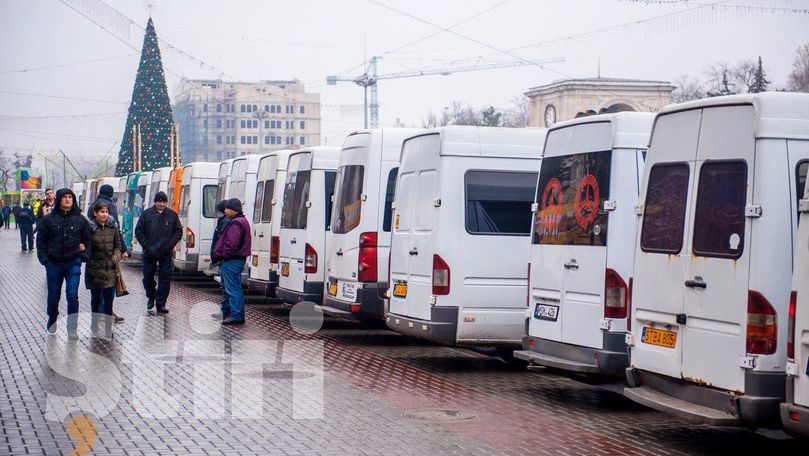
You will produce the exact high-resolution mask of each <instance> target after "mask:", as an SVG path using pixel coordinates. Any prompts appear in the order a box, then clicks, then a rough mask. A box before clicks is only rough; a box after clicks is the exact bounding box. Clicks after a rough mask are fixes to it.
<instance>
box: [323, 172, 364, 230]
mask: <svg viewBox="0 0 809 456" xmlns="http://www.w3.org/2000/svg"><path fill="white" fill-rule="evenodd" d="M364 174H365V167H364V166H362V165H346V166H341V167H340V170H339V171H338V174H337V183H336V186H335V190H334V208H335V209H336V210H335V211H334V214H333V215H332V217H333V218H334V219H333V220H331V219H329V220H331V223H332V233H334V234H346V233H350V232H351V230H353V229H354V228H356V227H357V226H359V224H360V218H361V217H362V182H363V177H364ZM327 205H331V204H330V202H328V201H327Z"/></svg>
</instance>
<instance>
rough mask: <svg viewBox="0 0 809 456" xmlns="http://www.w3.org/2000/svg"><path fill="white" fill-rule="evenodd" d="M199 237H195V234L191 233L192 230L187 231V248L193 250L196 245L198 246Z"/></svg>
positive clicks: (187, 229)
mask: <svg viewBox="0 0 809 456" xmlns="http://www.w3.org/2000/svg"><path fill="white" fill-rule="evenodd" d="M196 241H197V237H196V236H194V232H193V231H191V228H186V229H185V246H186V247H187V248H189V249H193V248H194V245H195V244H196Z"/></svg>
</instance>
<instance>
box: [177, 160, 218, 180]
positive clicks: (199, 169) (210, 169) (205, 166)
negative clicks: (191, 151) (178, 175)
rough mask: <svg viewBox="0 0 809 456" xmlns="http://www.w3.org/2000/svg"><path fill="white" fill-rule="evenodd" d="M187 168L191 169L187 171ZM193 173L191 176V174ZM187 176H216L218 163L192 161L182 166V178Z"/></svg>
mask: <svg viewBox="0 0 809 456" xmlns="http://www.w3.org/2000/svg"><path fill="white" fill-rule="evenodd" d="M188 169H191V172H190V173H189V171H188ZM192 175H193V176H192ZM185 176H189V177H218V176H219V163H211V162H193V163H189V164H187V165H185V166H183V179H185Z"/></svg>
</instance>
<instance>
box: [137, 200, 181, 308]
mask: <svg viewBox="0 0 809 456" xmlns="http://www.w3.org/2000/svg"><path fill="white" fill-rule="evenodd" d="M168 201H169V199H168V197H167V196H166V194H165V193H164V192H157V194H156V195H155V197H154V205H153V206H152V207H150V208H149V209H146V210H145V211H143V213H142V214H141V216H140V218H139V219H138V224H137V226H136V227H135V238H136V239H137V240H138V242H139V243H140V245H141V247H142V248H143V288H144V290H145V291H146V297H147V298H148V301H147V302H146V310H147V312H149V313H151V311H152V309H153V308H155V307H157V309H156V312H157V313H161V314H165V313H169V311H168V309H166V300H167V299H168V297H169V291H170V289H171V268H172V255H171V254H172V252H173V251H174V246H175V245H177V243H178V242H180V239H181V238H182V237H183V226H182V225H181V224H180V219H179V218H178V217H177V213H176V212H174V211H173V210H171V209H169V208H168ZM155 271H157V290H156V291H155V279H154V275H155Z"/></svg>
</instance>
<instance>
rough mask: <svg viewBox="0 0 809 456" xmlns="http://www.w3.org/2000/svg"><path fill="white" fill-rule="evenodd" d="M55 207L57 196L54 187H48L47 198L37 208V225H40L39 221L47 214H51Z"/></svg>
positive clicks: (46, 190)
mask: <svg viewBox="0 0 809 456" xmlns="http://www.w3.org/2000/svg"><path fill="white" fill-rule="evenodd" d="M55 207H56V197H55V196H54V193H53V189H52V188H46V189H45V200H44V201H43V202H42V204H40V205H39V207H38V208H37V225H39V221H40V220H42V219H43V218H45V216H46V215H48V214H50V213H51V212H52V211H53V209H54V208H55Z"/></svg>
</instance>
